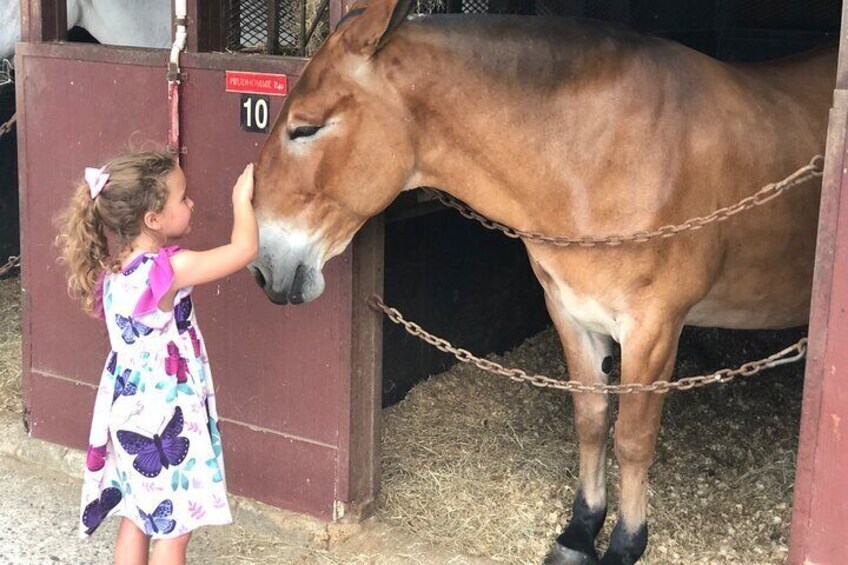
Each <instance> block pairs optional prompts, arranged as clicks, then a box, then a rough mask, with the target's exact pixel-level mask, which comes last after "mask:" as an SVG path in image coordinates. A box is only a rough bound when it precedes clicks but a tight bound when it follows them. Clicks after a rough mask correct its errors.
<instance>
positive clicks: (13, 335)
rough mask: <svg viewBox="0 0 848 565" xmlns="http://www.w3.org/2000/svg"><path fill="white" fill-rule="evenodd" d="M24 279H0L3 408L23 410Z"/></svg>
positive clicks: (0, 393)
mask: <svg viewBox="0 0 848 565" xmlns="http://www.w3.org/2000/svg"><path fill="white" fill-rule="evenodd" d="M20 299H21V281H20V279H19V278H17V277H13V278H8V279H0V410H12V411H16V412H19V411H20V410H21V300H20Z"/></svg>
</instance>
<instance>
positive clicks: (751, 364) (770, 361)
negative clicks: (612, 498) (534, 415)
mask: <svg viewBox="0 0 848 565" xmlns="http://www.w3.org/2000/svg"><path fill="white" fill-rule="evenodd" d="M368 305H369V306H371V308H373V309H375V310H378V311H382V312H383V313H385V314H386V316H387V317H388V318H389V320H391V321H392V322H394V323H395V324H398V325H399V326H402V327H403V328H404V329H405V330H406V331H407V332H408V333H409V334H410V335H413V336H415V337H418V338H420V339H422V340H424V341H426V342H427V343H429V344H430V345H432V346H434V347H435V348H436V349H438V350H439V351H443V352H445V353H451V354H453V356H454V357H456V358H457V359H458V360H459V361H462V362H463V363H468V364H471V365H475V366H477V367H478V368H480V369H482V370H483V371H486V372H488V373H494V374H496V375H503V376H505V377H507V378H509V379H511V380H513V381H516V382H524V383H530V384H531V385H533V386H536V387H539V388H552V389H557V390H565V391H570V392H592V393H598V394H634V393H637V392H653V393H657V394H666V393H667V392H669V391H672V390H691V389H693V388H700V387H703V386H707V385H710V384H715V383H729V382H730V381H732V380H733V379H735V378H736V377H738V376H743V377H752V376H754V375H756V374H757V373H759V372H760V371H762V370H763V369H771V368H773V367H777V366H779V365H786V364H788V363H794V362H795V361H799V360H801V359H803V358H804V355H806V353H807V338H801V339H800V340H798V342H796V343H795V344H794V345H791V346H790V347H787V348H786V349H784V350H782V351H779V352H777V353H775V354H773V355H769V356H768V357H765V358H763V359H760V360H758V361H748V362H747V363H743V364H742V365H740V366H739V367H737V368H736V369H721V370H719V371H716V372H714V373H710V374H708V375H698V376H694V377H684V378H682V379H677V380H676V381H655V382H653V383H651V384H648V385H643V384H640V383H627V384H620V385H609V384H605V383H596V384H587V383H583V382H580V381H574V380H571V381H563V380H558V379H554V378H551V377H546V376H545V375H538V374H532V375H531V374H529V373H527V372H525V371H523V370H521V369H517V368H511V367H504V366H503V365H501V364H500V363H496V362H494V361H490V360H488V359H481V358H480V357H477V356H475V355H474V354H473V353H471V352H470V351H468V350H467V349H462V348H460V347H454V346H453V345H452V344H451V343H450V342H449V341H448V340H446V339H442V338H440V337H437V336H434V335H433V334H431V333H429V332H427V331H426V330H425V329H424V328H422V327H421V326H419V325H418V324H416V323H415V322H410V321H407V320H406V319H404V317H403V315H401V313H400V312H398V311H397V310H396V309H394V308H390V307H389V306H386V304H385V303H384V302H383V299H382V298H381V297H379V296H377V295H376V294H375V295H373V296H371V297H370V298H369V299H368Z"/></svg>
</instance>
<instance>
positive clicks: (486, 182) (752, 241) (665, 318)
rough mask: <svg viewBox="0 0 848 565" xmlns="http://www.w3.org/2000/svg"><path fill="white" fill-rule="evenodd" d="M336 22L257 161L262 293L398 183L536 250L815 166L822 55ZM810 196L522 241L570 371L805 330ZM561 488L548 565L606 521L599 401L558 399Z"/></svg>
mask: <svg viewBox="0 0 848 565" xmlns="http://www.w3.org/2000/svg"><path fill="white" fill-rule="evenodd" d="M409 6H410V2H408V1H406V0H404V1H403V2H398V1H397V0H372V1H371V2H370V3H367V4H359V5H356V6H354V8H353V9H352V10H351V11H350V12H349V13H348V15H347V16H346V18H345V19H344V20H343V21H342V22H341V23H340V25H339V28H338V29H337V30H336V32H335V33H334V34H333V35H332V36H331V37H330V38H329V39H328V40H327V42H326V44H325V45H324V47H323V48H322V49H321V50H320V51H319V52H318V54H317V55H316V56H315V57H314V58H313V59H312V60H311V61H310V63H309V64H308V66H307V68H306V70H305V71H304V73H303V76H302V77H301V78H300V80H299V81H298V83H297V85H296V86H295V87H294V89H293V90H292V92H291V94H290V96H289V97H288V99H287V100H286V103H285V107H284V108H283V111H282V113H281V114H280V117H279V120H278V121H277V124H276V125H275V127H274V129H273V131H272V132H271V134H270V137H269V139H268V141H267V143H266V144H265V146H264V147H263V149H262V153H261V156H260V159H259V164H258V167H257V171H256V196H255V204H256V210H257V215H258V217H259V220H260V240H261V241H260V243H261V250H260V254H259V257H258V259H257V260H256V262H255V263H254V264H253V265H252V266H251V268H252V270H253V272H254V274H255V275H256V278H257V280H258V281H259V282H260V284H261V285H262V286H263V287H264V290H265V293H266V294H267V295H268V297H269V298H270V299H271V300H272V301H274V302H276V303H279V304H287V303H292V304H299V303H302V302H308V301H310V300H313V299H315V298H316V297H317V296H318V295H320V294H321V292H322V290H323V287H324V281H323V276H322V274H321V270H322V267H323V265H324V263H325V262H326V261H327V260H329V259H330V258H332V257H334V256H336V255H338V254H339V253H341V252H342V251H343V250H344V249H345V247H346V246H347V245H348V243H349V242H350V240H351V238H352V237H353V235H354V234H355V233H356V231H357V230H358V229H359V228H360V227H361V226H362V225H363V223H364V222H365V221H366V220H367V219H368V218H370V217H372V216H374V215H375V214H379V213H380V212H381V211H382V210H383V209H385V208H386V207H387V206H388V205H389V204H390V203H391V202H392V200H394V198H395V197H396V196H397V195H398V194H399V193H400V192H401V191H403V190H409V189H413V188H416V187H419V186H432V187H437V188H440V189H442V190H444V191H446V192H448V193H450V194H452V195H454V196H456V197H458V198H460V199H461V200H463V201H465V202H467V203H468V204H469V205H471V206H472V207H473V208H475V209H476V210H478V211H479V212H481V213H482V214H484V215H486V216H488V217H489V218H492V219H494V220H497V221H499V222H502V223H504V224H507V225H510V226H513V227H515V228H518V229H523V230H530V231H537V232H543V233H546V234H550V235H570V236H599V237H600V236H604V235H609V234H613V233H618V234H621V233H630V232H635V231H638V230H651V229H655V228H657V227H659V226H662V225H665V224H674V223H679V222H681V221H683V220H685V219H688V218H691V217H694V216H702V215H706V214H708V213H710V212H712V211H713V210H716V209H718V208H721V207H723V206H727V205H729V204H732V203H734V202H736V201H738V200H740V199H741V198H743V197H745V196H747V195H749V194H753V193H754V192H755V191H756V190H758V189H759V188H760V187H762V186H763V185H765V184H767V183H768V182H771V181H774V180H777V179H780V178H783V177H784V176H786V175H787V174H789V173H790V172H792V171H794V170H796V169H797V168H799V167H801V166H802V165H804V164H806V163H807V162H808V161H809V160H810V158H811V157H812V156H813V155H815V154H817V153H823V152H824V145H825V132H826V124H827V117H828V108H829V106H830V99H831V93H832V91H833V88H834V77H835V69H836V52H835V50H832V51H831V50H827V51H822V52H819V53H817V54H815V55H810V56H804V57H796V58H794V59H789V60H784V61H781V62H776V63H770V64H758V65H728V64H724V63H720V62H717V61H715V60H713V59H710V58H709V57H706V56H704V55H702V54H700V53H697V52H695V51H692V50H690V49H688V48H686V47H683V46H680V45H677V44H675V43H671V42H668V41H664V40H660V39H656V38H649V37H643V36H640V35H637V34H635V33H631V32H628V31H623V30H619V29H615V28H611V27H608V26H606V25H604V24H601V23H595V22H591V21H580V20H568V19H546V18H545V19H543V18H523V17H495V16H485V17H473V16H460V17H454V16H432V17H412V18H407V17H406V14H407V11H408V9H409ZM819 192H820V187H819V186H818V185H817V183H815V182H809V183H807V184H805V185H802V186H799V187H797V188H795V189H793V190H792V191H791V192H789V193H788V194H786V195H784V196H782V197H781V198H779V199H776V200H774V201H773V202H770V203H769V204H767V205H766V206H763V207H760V208H757V209H755V210H753V211H749V212H746V213H745V214H743V215H740V216H736V217H734V218H732V219H730V220H728V221H726V222H722V223H720V224H715V225H711V226H709V227H707V228H705V229H703V230H700V231H697V232H690V233H686V234H682V235H678V236H676V237H674V238H671V239H664V240H659V241H652V242H650V243H642V244H629V245H624V246H621V247H615V248H609V247H607V248H591V249H585V248H572V247H569V248H561V247H554V246H549V245H544V244H538V243H534V242H530V241H526V242H525V244H526V246H527V251H528V254H529V256H530V261H531V264H532V266H533V269H534V271H535V273H536V275H537V277H538V279H539V281H540V282H541V284H542V286H543V287H544V290H545V296H546V300H547V305H548V310H549V311H550V314H551V317H552V318H553V321H554V324H555V325H556V328H557V330H558V332H559V335H560V337H561V340H562V344H563V347H564V349H565V354H566V357H567V362H568V368H569V372H570V375H571V377H572V378H576V379H580V380H582V381H585V382H587V383H598V382H606V381H607V372H608V370H609V361H608V360H607V359H608V357H609V356H610V355H611V354H612V348H613V343H614V342H617V343H618V344H620V347H621V350H622V369H621V380H622V382H625V383H634V382H638V383H650V382H653V381H656V380H658V379H668V378H669V377H670V376H671V371H672V368H673V366H674V360H675V353H676V350H677V341H678V337H679V335H680V331H681V328H682V327H683V325H684V324H692V325H700V326H719V327H727V328H782V327H788V326H794V325H801V324H804V323H806V321H807V317H808V307H809V301H810V286H811V279H812V272H813V258H814V248H815V236H816V220H817V214H818V202H819ZM573 399H574V408H575V420H576V425H577V432H578V437H579V441H580V485H579V492H578V495H577V497H576V500H575V501H574V507H573V516H572V518H571V521H570V523H569V524H568V527H567V528H566V529H565V531H564V532H563V533H562V535H560V536H559V538H558V539H557V542H556V544H555V545H554V548H553V549H552V551H551V553H550V555H549V556H548V560H547V562H548V563H558V564H561V563H591V562H595V561H597V559H598V555H597V553H596V550H595V545H594V541H595V537H596V535H597V533H598V531H599V530H600V528H601V526H602V525H603V520H604V516H605V515H606V508H607V495H606V481H605V476H604V467H605V459H606V443H607V433H608V428H609V416H608V414H609V400H608V398H607V397H606V396H603V395H600V394H586V393H583V394H575V395H574V396H573ZM662 404H663V396H661V395H654V394H636V395H630V396H625V397H622V398H621V400H620V409H619V416H618V421H617V422H616V426H615V454H616V457H617V459H618V462H619V464H620V468H621V496H620V504H619V510H618V522H617V524H616V526H615V529H614V530H613V533H612V538H611V542H610V547H609V549H608V550H607V552H606V554H605V555H604V558H603V563H633V562H635V561H636V560H638V559H639V557H640V556H641V555H642V553H643V551H644V549H645V546H646V543H647V526H646V519H645V514H646V505H647V492H648V486H647V485H648V468H649V466H650V464H651V461H652V458H653V455H654V449H655V444H656V439H657V433H658V430H659V426H660V416H661V409H662Z"/></svg>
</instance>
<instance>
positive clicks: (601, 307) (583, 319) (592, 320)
mask: <svg viewBox="0 0 848 565" xmlns="http://www.w3.org/2000/svg"><path fill="white" fill-rule="evenodd" d="M544 286H545V292H546V293H547V294H548V297H549V299H550V301H551V305H550V306H551V307H554V308H556V309H557V312H558V313H559V314H560V315H563V316H565V317H567V318H569V319H570V320H571V321H572V323H574V324H576V325H578V326H580V327H582V328H583V329H585V330H588V331H591V332H595V333H599V334H604V335H609V336H612V338H613V339H615V340H616V341H620V337H621V331H622V317H621V316H619V315H617V313H616V311H615V309H614V308H613V307H612V305H610V304H608V303H607V302H606V301H605V300H604V299H603V297H601V296H599V295H595V294H592V293H586V292H577V291H575V290H574V289H573V288H572V287H571V285H569V284H568V282H567V281H564V280H558V279H556V278H551V279H550V280H549V281H547V284H545V285H544Z"/></svg>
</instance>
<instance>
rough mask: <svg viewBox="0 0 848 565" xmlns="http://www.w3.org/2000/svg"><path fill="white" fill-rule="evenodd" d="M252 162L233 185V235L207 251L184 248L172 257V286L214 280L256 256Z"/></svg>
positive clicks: (256, 241) (177, 286)
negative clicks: (224, 242)
mask: <svg viewBox="0 0 848 565" xmlns="http://www.w3.org/2000/svg"><path fill="white" fill-rule="evenodd" d="M252 200H253V164H252V163H251V164H249V165H247V167H245V169H244V172H243V173H242V174H241V176H240V177H239V178H238V180H237V181H236V184H235V186H234V187H233V235H232V237H231V238H230V243H229V244H227V245H222V246H221V247H216V248H214V249H210V250H208V251H181V252H180V253H177V254H175V255H174V256H173V257H171V267H172V268H173V269H174V282H173V283H172V285H171V288H172V289H178V288H184V287H186V286H194V285H198V284H202V283H206V282H212V281H215V280H218V279H222V278H224V277H226V276H227V275H231V274H233V273H235V272H236V271H238V270H240V269H243V268H244V267H246V266H247V264H248V263H250V262H251V261H253V260H254V259H255V258H256V254H257V252H258V251H259V233H258V229H257V227H256V216H254V214H253V204H252V203H251V201H252Z"/></svg>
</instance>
